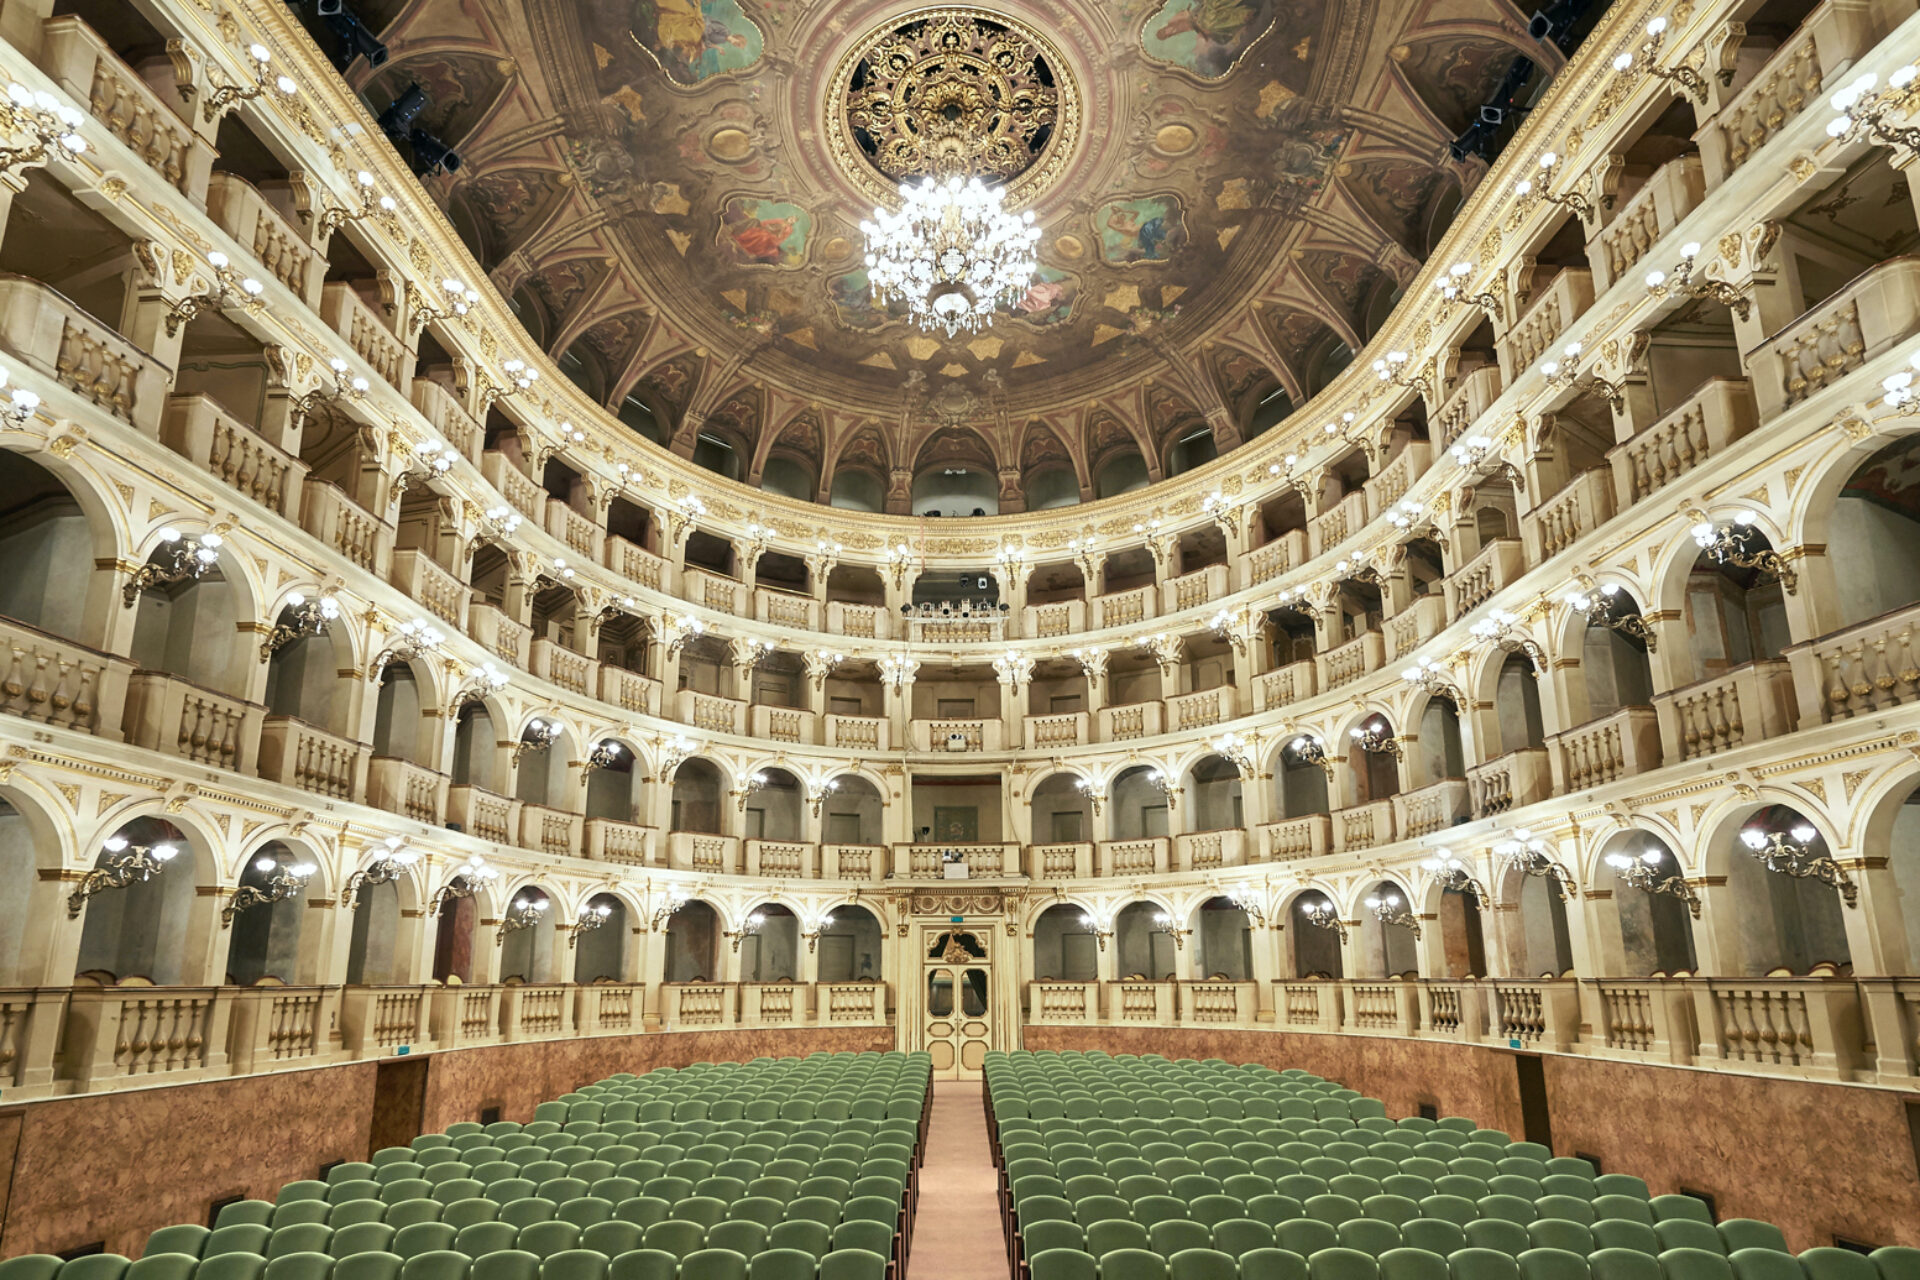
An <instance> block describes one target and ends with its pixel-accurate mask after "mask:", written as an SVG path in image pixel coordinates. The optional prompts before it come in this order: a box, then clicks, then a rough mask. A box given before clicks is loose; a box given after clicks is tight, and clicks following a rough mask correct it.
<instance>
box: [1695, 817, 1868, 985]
mask: <svg viewBox="0 0 1920 1280" xmlns="http://www.w3.org/2000/svg"><path fill="white" fill-rule="evenodd" d="M1734 839H1735V844H1734V848H1733V850H1732V853H1731V861H1730V863H1729V865H1728V867H1727V887H1726V895H1727V900H1728V903H1729V905H1730V906H1731V907H1732V911H1733V915H1732V919H1731V920H1730V921H1727V920H1723V921H1722V922H1721V923H1719V924H1718V925H1717V926H1716V933H1718V934H1719V935H1720V936H1723V937H1725V938H1728V939H1730V940H1731V941H1732V943H1733V946H1734V947H1735V948H1736V957H1735V963H1734V966H1733V967H1734V968H1735V969H1736V971H1737V972H1738V973H1739V974H1740V975H1742V976H1744V977H1763V976H1767V975H1770V974H1771V975H1781V976H1784V975H1790V974H1806V973H1811V972H1813V970H1814V969H1815V968H1816V967H1818V966H1826V965H1831V966H1833V967H1834V968H1835V969H1836V970H1838V971H1839V972H1841V973H1848V972H1851V971H1852V967H1853V952H1852V949H1851V948H1850V946H1849V945H1848V942H1847V925H1846V917H1845V908H1844V907H1843V906H1842V904H1841V900H1840V892H1839V890H1838V889H1836V888H1835V887H1834V886H1832V885H1830V884H1826V883H1824V882H1822V881H1821V880H1820V879H1818V878H1817V877H1815V876H1812V875H1805V874H1802V875H1795V874H1793V871H1795V870H1800V871H1803V872H1804V871H1806V870H1807V869H1809V868H1810V867H1811V866H1812V865H1814V864H1817V863H1819V862H1820V861H1821V860H1823V859H1827V858H1830V857H1831V856H1832V855H1831V854H1830V852H1829V851H1828V848H1827V840H1826V837H1825V836H1824V835H1822V834H1821V832H1820V829H1819V828H1818V827H1816V826H1814V825H1813V824H1812V823H1811V822H1808V821H1807V819H1806V818H1805V816H1804V815H1802V814H1801V813H1800V812H1799V811H1798V810H1796V809H1793V808H1791V807H1789V806H1787V805H1768V806H1765V807H1763V808H1761V809H1759V810H1758V811H1756V812H1755V813H1753V814H1752V815H1751V816H1750V817H1748V818H1747V820H1746V821H1744V822H1742V823H1741V824H1740V828H1739V831H1738V833H1737V835H1736V836H1735V838H1734ZM1769 864H1771V867H1770V866H1769ZM1718 906H1719V904H1718V903H1716V904H1715V908H1716V912H1715V913H1716V915H1717V914H1718Z"/></svg>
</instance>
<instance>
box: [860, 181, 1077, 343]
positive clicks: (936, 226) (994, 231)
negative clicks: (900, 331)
mask: <svg viewBox="0 0 1920 1280" xmlns="http://www.w3.org/2000/svg"><path fill="white" fill-rule="evenodd" d="M1005 195H1006V193H1005V191H1004V190H1003V189H1001V188H999V187H988V186H985V185H984V184H982V183H981V181H980V179H978V178H972V179H969V180H968V181H966V182H964V183H963V182H961V180H960V179H959V178H958V177H957V176H956V177H952V178H948V179H947V180H946V182H944V183H936V182H935V181H934V180H933V179H932V178H927V179H925V180H924V181H922V182H920V183H919V184H917V185H916V184H913V183H902V184H901V185H900V199H901V201H902V204H901V207H900V211H899V212H898V213H890V212H888V211H887V210H885V209H880V208H876V209H875V210H874V211H873V218H872V220H871V221H868V222H862V223H861V224H860V230H861V231H863V232H864V233H865V234H866V237H867V281H868V283H869V284H871V285H872V286H873V297H874V301H875V302H877V303H880V304H881V305H885V304H887V303H889V302H894V301H899V302H903V303H905V304H906V307H907V313H908V314H909V315H910V316H912V317H913V320H914V323H916V324H918V325H919V326H920V327H921V328H922V329H926V330H929V331H931V330H935V329H938V330H940V331H942V332H944V333H945V334H946V335H947V337H949V338H951V337H955V336H957V335H958V334H959V333H960V332H961V331H962V330H965V331H967V332H969V333H973V332H978V331H979V330H980V329H981V328H983V327H985V325H986V324H987V322H988V319H989V318H990V317H991V316H992V315H993V312H994V309H995V307H997V306H1001V305H1006V306H1012V305H1013V304H1014V303H1015V302H1018V301H1019V300H1020V298H1021V297H1022V296H1024V295H1025V293H1026V291H1027V287H1028V286H1029V285H1030V284H1032V282H1033V273H1034V271H1035V269H1036V268H1037V267H1038V266H1039V263H1038V262H1037V261H1036V259H1035V257H1034V247H1035V245H1036V244H1037V243H1038V241H1039V239H1040V228H1038V227H1036V226H1034V225H1033V214H1032V212H1027V213H1023V214H1012V213H1009V212H1007V211H1006V210H1005V209H1004V208H1003V207H1002V206H1001V201H1002V200H1003V199H1004V198H1005Z"/></svg>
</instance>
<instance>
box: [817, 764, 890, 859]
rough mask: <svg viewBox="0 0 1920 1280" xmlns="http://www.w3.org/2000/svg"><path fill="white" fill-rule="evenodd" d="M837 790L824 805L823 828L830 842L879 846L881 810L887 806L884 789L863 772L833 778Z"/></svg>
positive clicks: (826, 838)
mask: <svg viewBox="0 0 1920 1280" xmlns="http://www.w3.org/2000/svg"><path fill="white" fill-rule="evenodd" d="M832 785H833V790H832V791H830V792H828V793H827V798H826V800H825V802H824V803H823V805H822V809H823V812H822V815H821V816H822V821H823V824H824V825H823V827H822V831H823V834H824V837H825V843H827V844H844V845H870V846H871V845H878V844H879V843H880V833H881V830H882V828H881V823H880V818H881V811H882V809H883V808H884V807H885V806H884V805H883V803H882V802H881V799H880V789H879V788H878V787H876V786H874V785H873V783H871V782H869V781H868V780H867V779H865V778H863V777H861V776H860V775H859V774H853V773H843V774H841V775H840V776H839V777H837V778H835V779H834V780H833V783H832Z"/></svg>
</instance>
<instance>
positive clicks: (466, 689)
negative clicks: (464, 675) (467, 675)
mask: <svg viewBox="0 0 1920 1280" xmlns="http://www.w3.org/2000/svg"><path fill="white" fill-rule="evenodd" d="M508 679H509V677H508V675H507V673H506V672H504V671H502V670H501V669H500V668H498V667H496V666H494V665H493V664H492V663H491V662H483V663H481V664H480V670H478V671H476V672H474V674H473V678H472V679H471V680H468V681H467V682H466V683H465V684H463V685H461V686H460V691H459V692H458V693H456V694H454V695H453V697H452V698H451V699H449V700H448V702H447V719H449V720H453V719H456V718H458V716H459V715H460V708H462V707H464V706H466V705H467V704H468V703H469V702H482V701H484V700H485V699H486V697H487V695H488V694H490V693H498V692H500V691H501V690H502V689H504V688H506V687H507V682H508Z"/></svg>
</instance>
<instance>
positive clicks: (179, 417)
mask: <svg viewBox="0 0 1920 1280" xmlns="http://www.w3.org/2000/svg"><path fill="white" fill-rule="evenodd" d="M160 440H161V443H163V444H165V445H166V446H167V447H168V448H169V449H172V450H173V451H174V452H176V453H178V454H180V455H181V456H182V457H184V458H186V459H187V460H188V461H190V462H192V463H193V464H194V465H195V466H198V467H200V468H201V469H202V470H204V471H205V472H206V473H207V474H208V475H210V476H212V477H213V478H214V479H216V480H218V481H220V482H221V483H222V484H224V485H226V486H227V487H228V488H230V489H232V490H234V491H235V492H236V493H240V494H242V495H244V496H246V497H248V498H251V499H252V500H253V501H255V502H257V503H259V504H260V505H261V506H263V507H265V508H267V509H268V510H269V511H272V512H273V513H274V514H275V515H280V516H288V515H292V514H294V513H295V512H296V510H297V508H298V504H299V499H300V493H301V486H302V483H303V482H304V481H305V479H306V475H307V468H306V466H305V465H304V464H302V463H301V461H300V460H299V459H298V458H296V457H294V456H293V455H292V454H290V453H288V452H286V451H285V450H284V449H279V448H276V447H275V446H273V445H271V444H269V443H267V441H266V440H265V439H263V438H262V437H261V436H259V435H258V434H256V433H255V432H254V430H253V428H251V427H249V426H247V425H246V424H245V423H243V422H241V421H240V420H239V419H238V418H235V417H234V416H233V415H232V414H230V413H228V412H227V411H226V409H224V408H222V407H221V405H220V403H219V402H218V401H216V400H214V399H213V398H212V397H210V396H204V395H194V396H173V397H172V398H170V399H169V400H168V401H167V413H166V417H165V419H164V420H163V421H162V422H161V424H160Z"/></svg>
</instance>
